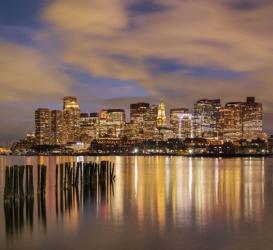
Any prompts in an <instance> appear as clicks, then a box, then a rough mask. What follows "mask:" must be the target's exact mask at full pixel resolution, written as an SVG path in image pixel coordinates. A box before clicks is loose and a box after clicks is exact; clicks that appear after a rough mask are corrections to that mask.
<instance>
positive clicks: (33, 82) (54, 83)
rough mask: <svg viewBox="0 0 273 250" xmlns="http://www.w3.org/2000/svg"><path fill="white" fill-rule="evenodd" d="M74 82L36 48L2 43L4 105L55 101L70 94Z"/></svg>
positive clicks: (0, 82)
mask: <svg viewBox="0 0 273 250" xmlns="http://www.w3.org/2000/svg"><path fill="white" fill-rule="evenodd" d="M70 84H71V80H70V79H69V78H68V77H67V76H66V75H65V74H63V73H61V72H60V69H59V68H58V66H56V64H55V63H53V62H52V61H51V60H50V59H49V58H48V57H47V56H45V55H44V54H42V53H41V52H39V51H38V50H35V49H33V48H29V47H24V46H20V45H18V44H15V43H10V42H0V86H1V92H0V100H1V102H12V101H14V102H17V101H20V102H22V101H32V100H42V99H44V100H45V99H46V98H48V99H49V100H52V99H53V98H55V97H57V96H63V95H64V94H65V93H68V92H69V87H70Z"/></svg>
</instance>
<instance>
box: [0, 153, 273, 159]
mask: <svg viewBox="0 0 273 250" xmlns="http://www.w3.org/2000/svg"><path fill="white" fill-rule="evenodd" d="M0 156H23V157H31V156H34V157H35V156H36V157H38V156H60V157H66V156H67V157H72V156H94V157H100V156H124V157H128V156H180V157H185V158H250V157H251V158H271V157H273V153H272V154H112V153H111V154H110V153H109V154H107V153H104V154H103V153H88V154H87V153H83V154H8V155H7V154H6V155H5V154H4V155H0Z"/></svg>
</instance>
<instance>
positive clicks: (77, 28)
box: [43, 0, 128, 35]
mask: <svg viewBox="0 0 273 250" xmlns="http://www.w3.org/2000/svg"><path fill="white" fill-rule="evenodd" d="M43 18H44V19H45V20H47V21H48V22H49V23H50V24H52V25H53V26H54V27H55V28H56V29H58V31H60V30H62V31H66V32H76V33H83V34H84V33H90V32H91V33H92V34H96V35H110V34H113V33H114V32H115V31H116V30H119V29H122V28H124V27H125V26H126V25H127V22H128V20H127V16H126V15H125V13H124V11H123V2H122V1H120V0H111V1H109V0H99V1H98V0H79V1H75V0H58V1H54V3H53V4H52V5H49V6H48V7H47V8H46V9H45V11H44V13H43Z"/></svg>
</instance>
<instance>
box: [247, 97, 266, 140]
mask: <svg viewBox="0 0 273 250" xmlns="http://www.w3.org/2000/svg"><path fill="white" fill-rule="evenodd" d="M242 112H243V114H242V120H243V138H244V139H246V140H253V139H257V138H258V137H260V136H261V134H262V132H263V105H262V104H261V103H257V102H256V101H255V97H247V100H246V102H245V103H243V111H242Z"/></svg>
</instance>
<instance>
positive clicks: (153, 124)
mask: <svg viewBox="0 0 273 250" xmlns="http://www.w3.org/2000/svg"><path fill="white" fill-rule="evenodd" d="M157 114H158V106H157V105H150V107H149V109H148V110H147V112H145V114H144V126H143V137H144V139H145V140H152V139H154V138H155V134H156V133H157V132H158V129H157Z"/></svg>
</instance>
